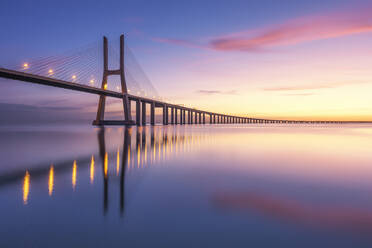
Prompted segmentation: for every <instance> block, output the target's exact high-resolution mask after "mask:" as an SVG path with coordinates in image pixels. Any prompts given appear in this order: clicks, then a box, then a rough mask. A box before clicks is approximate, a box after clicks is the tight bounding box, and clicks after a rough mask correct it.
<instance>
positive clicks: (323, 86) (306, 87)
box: [262, 81, 370, 91]
mask: <svg viewBox="0 0 372 248" xmlns="http://www.w3.org/2000/svg"><path fill="white" fill-rule="evenodd" d="M365 83H370V82H367V81H347V82H337V83H324V84H314V85H299V86H279V87H269V88H263V89H262V90H264V91H303V90H319V89H333V88H337V87H341V86H347V85H355V84H365Z"/></svg>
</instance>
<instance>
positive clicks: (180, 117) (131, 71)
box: [0, 35, 339, 126]
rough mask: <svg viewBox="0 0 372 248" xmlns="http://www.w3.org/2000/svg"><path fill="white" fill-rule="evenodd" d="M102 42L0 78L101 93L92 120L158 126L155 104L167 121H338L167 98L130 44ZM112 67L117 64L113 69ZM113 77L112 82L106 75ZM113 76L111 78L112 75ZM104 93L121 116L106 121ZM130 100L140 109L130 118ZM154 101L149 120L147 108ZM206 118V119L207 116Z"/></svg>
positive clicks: (7, 71)
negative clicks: (255, 114)
mask: <svg viewBox="0 0 372 248" xmlns="http://www.w3.org/2000/svg"><path fill="white" fill-rule="evenodd" d="M98 50H100V49H98V46H95V45H93V46H90V47H89V48H84V49H80V50H79V51H77V52H72V53H71V52H70V53H66V54H64V55H60V56H53V57H48V58H44V59H38V60H34V61H31V62H24V63H23V64H22V66H21V67H20V68H16V69H13V70H10V69H5V68H1V67H0V77H2V78H7V79H13V80H19V81H23V82H29V83H34V84H42V85H47V86H53V87H58V88H64V89H69V90H74V91H81V92H85V93H90V94H96V95H99V97H100V98H99V102H98V108H97V116H96V119H95V120H94V121H93V124H94V125H98V126H101V125H146V124H148V123H150V124H151V125H155V109H156V108H161V109H162V113H163V114H162V122H163V124H164V125H168V124H180V125H184V124H206V123H207V122H209V123H210V124H230V123H288V124H291V123H339V122H330V121H295V120H270V119H257V118H250V117H242V116H235V115H228V114H220V113H215V112H209V111H205V110H199V109H195V108H190V107H185V106H182V105H176V104H172V103H169V102H168V101H166V100H164V99H163V98H161V97H159V95H158V93H157V92H156V90H155V88H154V87H153V85H152V83H151V81H150V80H149V79H148V77H147V76H146V74H145V73H144V72H143V70H142V69H141V67H140V66H139V64H138V63H137V62H136V59H135V57H134V55H133V53H132V52H131V51H130V49H129V48H128V47H127V46H125V44H124V36H123V35H122V36H121V37H120V51H119V52H117V51H115V49H113V48H112V47H111V46H109V45H108V42H107V38H106V37H104V39H103V52H101V53H99V51H98ZM111 68H114V69H111ZM109 77H110V81H109V80H108V78H109ZM111 78H112V79H113V80H111ZM106 97H114V98H119V99H121V100H122V102H123V119H122V120H106V119H105V118H104V115H105V104H106ZM132 104H135V109H136V114H135V118H134V119H133V118H132V114H131V109H132V107H131V106H132ZM147 105H150V120H149V121H147V118H146V116H147V113H146V109H147V108H146V107H147ZM207 118H208V121H207Z"/></svg>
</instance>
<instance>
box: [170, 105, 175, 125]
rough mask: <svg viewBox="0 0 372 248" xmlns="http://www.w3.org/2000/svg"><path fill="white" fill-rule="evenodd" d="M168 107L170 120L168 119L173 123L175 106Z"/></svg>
mask: <svg viewBox="0 0 372 248" xmlns="http://www.w3.org/2000/svg"><path fill="white" fill-rule="evenodd" d="M170 109H171V121H170V123H171V124H174V110H175V108H174V107H171V108H170Z"/></svg>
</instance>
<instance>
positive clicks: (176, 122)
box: [174, 108, 178, 125]
mask: <svg viewBox="0 0 372 248" xmlns="http://www.w3.org/2000/svg"><path fill="white" fill-rule="evenodd" d="M174 124H176V125H177V124H178V110H177V108H174Z"/></svg>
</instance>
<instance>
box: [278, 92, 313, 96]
mask: <svg viewBox="0 0 372 248" xmlns="http://www.w3.org/2000/svg"><path fill="white" fill-rule="evenodd" d="M313 95H315V93H291V94H282V96H313Z"/></svg>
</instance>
